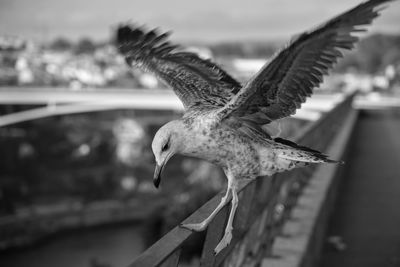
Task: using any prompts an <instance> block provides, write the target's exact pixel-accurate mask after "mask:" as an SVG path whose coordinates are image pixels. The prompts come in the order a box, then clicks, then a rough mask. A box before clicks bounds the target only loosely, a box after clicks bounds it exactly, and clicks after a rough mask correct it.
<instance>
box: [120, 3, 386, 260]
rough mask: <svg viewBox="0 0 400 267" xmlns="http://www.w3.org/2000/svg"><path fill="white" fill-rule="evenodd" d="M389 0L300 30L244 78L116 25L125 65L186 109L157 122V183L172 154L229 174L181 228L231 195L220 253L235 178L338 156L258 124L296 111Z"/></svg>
mask: <svg viewBox="0 0 400 267" xmlns="http://www.w3.org/2000/svg"><path fill="white" fill-rule="evenodd" d="M389 1H391V0H370V1H367V2H364V3H361V4H359V5H358V6H356V7H354V8H352V9H350V10H349V11H347V12H344V13H342V14H341V15H339V16H337V17H335V18H333V19H331V20H329V21H327V22H326V23H324V24H322V25H321V26H319V27H316V28H315V29H313V30H310V31H307V32H304V33H302V34H300V35H298V36H297V37H296V38H294V39H293V40H292V41H290V42H289V43H288V44H287V45H286V46H285V47H284V48H283V49H282V50H280V51H279V52H278V53H276V54H275V55H274V57H273V58H272V60H271V61H270V62H269V63H267V64H265V66H264V67H263V68H262V69H261V70H260V71H259V72H258V73H257V74H256V75H255V76H254V77H253V78H251V79H250V80H249V81H248V82H247V83H246V84H245V85H241V84H240V83H239V82H237V81H236V80H235V79H234V78H232V77H231V76H230V75H229V74H227V73H226V72H225V71H224V70H223V69H222V68H220V67H219V66H218V65H217V64H215V63H213V62H211V61H210V60H205V59H201V58H200V57H198V56H197V55H196V54H194V53H190V52H185V51H184V50H182V49H181V48H180V47H179V46H177V45H173V44H171V43H170V42H169V41H168V36H169V33H163V34H161V33H159V32H158V30H155V29H154V30H151V31H146V30H144V29H142V28H140V27H135V26H132V25H122V26H120V28H119V29H118V32H117V45H118V49H119V51H120V53H122V54H123V55H124V56H125V59H126V62H127V63H128V65H130V66H136V67H139V68H141V69H143V70H145V71H148V72H151V73H153V74H155V75H156V76H157V77H158V78H159V79H160V80H162V81H163V82H164V83H166V84H167V85H168V86H169V87H171V88H172V89H173V90H174V92H175V93H176V94H177V96H178V97H179V99H180V100H181V101H182V103H183V105H184V107H185V114H184V116H183V117H182V118H181V119H178V120H174V121H171V122H169V123H167V124H166V125H164V126H162V127H161V128H160V129H159V131H158V132H157V133H156V135H155V137H154V139H153V143H152V149H153V153H154V155H155V158H156V170H155V173H154V184H155V186H156V187H158V185H159V183H160V175H161V172H162V169H163V167H164V165H165V164H166V162H167V161H168V160H169V159H170V158H171V157H172V156H173V155H175V154H183V155H188V156H194V157H198V158H202V159H205V160H208V161H210V162H212V163H214V164H217V165H218V166H220V167H221V168H222V169H223V171H224V172H225V174H226V176H227V178H228V188H227V191H226V194H225V196H224V197H223V198H222V199H221V202H220V203H219V205H218V206H217V207H216V208H215V210H214V211H213V212H212V213H211V214H210V215H209V216H208V217H207V218H206V219H205V220H204V221H203V222H200V223H197V224H186V225H182V226H183V227H185V228H188V229H190V230H194V231H202V230H204V229H205V228H206V227H207V225H208V224H209V223H210V221H211V220H212V219H213V218H214V216H215V215H216V214H217V213H218V212H219V210H220V209H221V208H222V207H223V206H224V205H225V204H227V203H228V202H229V197H230V194H232V201H231V203H232V206H231V211H230V214H229V218H228V222H227V226H226V229H225V235H224V237H223V238H222V240H221V241H220V243H219V244H218V245H217V247H216V248H215V252H216V253H218V252H220V251H221V250H222V249H223V248H225V247H226V246H227V245H228V244H229V243H230V241H231V239H232V229H233V227H232V224H233V219H234V216H235V211H236V208H237V203H238V196H237V190H238V186H239V183H240V182H241V181H243V180H248V179H255V178H256V177H258V176H264V175H272V174H274V173H277V172H282V171H285V170H290V169H293V168H295V167H300V166H305V165H307V164H309V163H324V162H328V163H334V162H336V161H333V160H330V159H328V157H327V156H326V155H324V154H322V153H321V152H318V151H315V150H313V149H310V148H307V147H303V146H299V145H297V144H295V143H293V142H291V141H288V140H284V139H281V138H275V139H273V138H271V137H270V135H269V134H268V133H267V132H266V131H265V130H264V129H263V128H262V127H261V126H262V125H264V124H268V123H270V122H272V121H274V120H277V119H280V118H284V117H287V116H289V115H292V114H294V113H295V111H296V109H298V108H300V106H301V104H302V103H304V102H305V99H306V97H307V96H310V95H311V94H312V92H313V88H315V87H318V86H319V85H320V84H321V82H322V81H323V76H324V75H326V74H327V73H328V71H329V70H330V69H331V68H332V66H333V65H334V64H335V63H336V62H337V60H338V59H339V58H340V57H342V52H341V51H342V50H349V49H351V48H353V46H354V44H355V42H357V40H358V37H357V36H354V35H353V34H354V33H357V32H360V31H365V26H366V25H369V24H370V23H371V22H372V20H373V19H374V18H376V17H377V16H378V15H379V11H380V9H382V5H383V4H384V3H386V2H389Z"/></svg>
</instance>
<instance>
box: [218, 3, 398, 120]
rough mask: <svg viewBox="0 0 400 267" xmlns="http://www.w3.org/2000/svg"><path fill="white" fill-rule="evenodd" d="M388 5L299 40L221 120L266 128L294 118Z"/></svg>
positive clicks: (368, 6) (360, 11)
mask: <svg viewBox="0 0 400 267" xmlns="http://www.w3.org/2000/svg"><path fill="white" fill-rule="evenodd" d="M389 1H392V0H370V1H367V2H364V3H361V4H359V5H358V6H356V7H354V8H353V9H350V10H349V11H347V12H345V13H343V14H341V15H339V16H337V17H335V18H333V19H331V20H329V21H328V22H326V23H325V24H323V25H321V26H319V27H317V28H315V29H314V30H312V31H308V32H304V33H302V34H300V35H298V36H297V37H296V38H294V39H293V40H292V41H291V42H289V44H288V45H287V46H286V47H285V48H284V49H282V50H281V51H279V52H278V53H277V54H276V55H275V56H274V57H273V59H272V60H271V61H270V62H269V63H268V64H266V65H265V66H264V67H263V68H262V69H261V70H260V71H259V72H258V73H257V74H256V75H255V76H254V78H252V79H251V80H250V81H249V82H248V83H247V84H246V85H245V86H244V87H243V88H242V89H241V90H240V91H239V92H238V93H237V94H236V95H235V96H234V97H233V98H232V99H231V100H230V101H229V102H228V103H227V104H226V105H225V106H224V107H223V108H222V109H220V111H219V115H220V118H221V119H224V118H226V117H227V116H234V117H237V118H245V119H246V120H251V121H253V122H258V123H259V124H264V123H269V122H271V121H273V120H276V119H280V118H283V117H286V116H289V115H292V114H294V113H295V111H296V109H298V108H300V106H301V104H302V103H304V102H305V100H306V97H307V96H310V95H311V94H312V92H313V88H315V87H318V86H319V85H320V84H321V83H322V81H323V76H324V75H326V74H327V73H328V71H329V70H330V69H331V68H332V66H333V65H334V64H335V63H336V62H337V60H338V59H339V58H341V57H343V53H342V50H350V49H352V48H353V47H354V43H355V42H357V41H358V37H357V36H354V35H352V34H354V33H357V32H361V31H365V28H364V27H363V26H366V25H368V24H370V23H371V22H372V21H373V19H374V18H376V17H377V16H378V15H379V11H380V10H382V4H384V3H387V2H389Z"/></svg>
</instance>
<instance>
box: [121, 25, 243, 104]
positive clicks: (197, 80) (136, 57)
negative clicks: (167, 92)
mask: <svg viewBox="0 0 400 267" xmlns="http://www.w3.org/2000/svg"><path fill="white" fill-rule="evenodd" d="M168 36H169V33H163V34H160V33H158V32H157V30H155V29H154V30H151V31H147V32H145V31H144V30H143V29H141V28H139V27H136V28H135V27H133V26H132V27H131V26H129V25H123V26H120V27H119V29H118V32H117V46H118V49H119V51H120V53H122V54H123V55H124V56H125V59H126V62H127V63H128V64H129V65H131V66H132V65H133V66H137V67H139V68H141V69H143V70H145V71H149V72H152V73H153V74H155V75H156V76H157V77H158V78H159V79H161V80H162V81H164V82H165V83H166V84H167V85H169V86H170V87H171V88H172V89H173V90H174V91H175V93H176V94H177V95H178V97H179V98H180V100H181V101H182V102H183V105H184V107H185V108H186V109H189V108H194V107H199V108H205V109H207V108H210V109H211V108H218V107H222V106H224V105H225V104H226V103H227V102H228V101H229V100H230V99H231V98H232V96H233V95H234V94H236V93H237V92H238V91H239V89H240V88H241V85H240V83H239V82H237V81H236V80H235V79H233V78H232V77H231V76H229V75H228V74H227V73H226V72H225V71H224V70H222V69H221V68H220V67H218V66H217V65H216V64H215V63H213V62H211V61H209V60H205V59H201V58H199V57H198V56H197V55H196V54H194V53H190V52H183V51H179V49H178V48H179V47H178V46H177V45H172V44H171V43H170V42H169V41H168V40H167V37H168Z"/></svg>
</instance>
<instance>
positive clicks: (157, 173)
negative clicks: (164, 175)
mask: <svg viewBox="0 0 400 267" xmlns="http://www.w3.org/2000/svg"><path fill="white" fill-rule="evenodd" d="M163 169H164V163H162V164H161V165H159V164H158V163H156V169H155V170H154V178H153V183H154V186H155V187H156V188H158V186H159V185H160V182H161V172H162V170H163Z"/></svg>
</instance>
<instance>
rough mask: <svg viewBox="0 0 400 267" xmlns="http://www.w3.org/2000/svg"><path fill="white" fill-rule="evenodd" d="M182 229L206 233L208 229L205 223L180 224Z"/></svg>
mask: <svg viewBox="0 0 400 267" xmlns="http://www.w3.org/2000/svg"><path fill="white" fill-rule="evenodd" d="M180 227H182V228H186V229H188V230H190V231H195V232H201V231H204V230H205V229H206V228H207V224H205V223H186V224H183V223H182V224H180Z"/></svg>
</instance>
